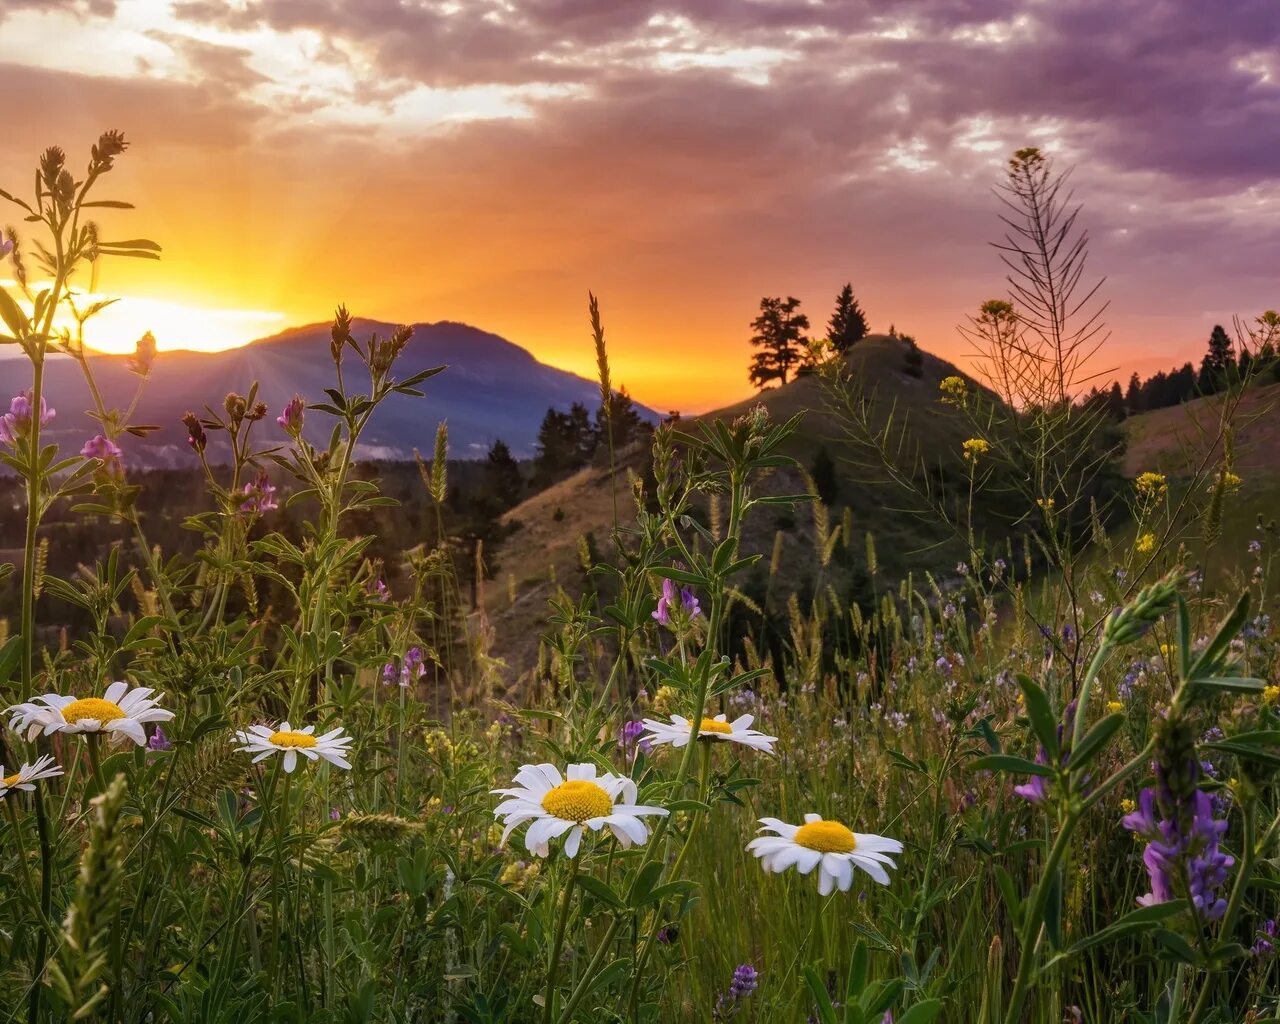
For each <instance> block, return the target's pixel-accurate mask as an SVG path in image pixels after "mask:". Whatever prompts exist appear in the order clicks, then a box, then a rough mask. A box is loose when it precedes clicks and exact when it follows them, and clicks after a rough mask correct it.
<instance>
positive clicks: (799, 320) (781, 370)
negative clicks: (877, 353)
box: [747, 283, 869, 390]
mask: <svg viewBox="0 0 1280 1024" xmlns="http://www.w3.org/2000/svg"><path fill="white" fill-rule="evenodd" d="M868 329H869V328H868V323H867V315H866V313H865V312H864V311H863V309H862V307H861V305H859V303H858V300H857V299H856V298H854V295H853V285H852V283H848V284H846V285H845V286H844V287H843V288H842V289H840V293H839V294H838V295H837V296H836V300H835V308H834V309H833V310H832V313H831V317H830V319H829V320H828V321H827V332H826V337H825V339H824V340H825V341H827V342H828V343H829V344H830V345H831V346H832V347H833V348H835V350H836V351H838V352H845V351H847V350H848V349H849V348H850V347H851V346H853V345H855V344H856V343H857V342H859V341H861V340H862V339H863V338H865V337H866V336H867V331H868ZM809 330H810V324H809V317H808V315H807V314H805V313H801V312H800V300H799V299H797V298H796V297H795V296H794V295H789V296H787V297H786V298H785V299H783V298H781V297H778V296H768V295H766V296H765V297H764V298H763V299H761V300H760V313H759V315H758V316H757V317H756V318H755V319H754V320H752V321H751V331H752V334H751V345H752V346H753V347H754V348H755V349H756V350H757V351H756V353H755V355H753V356H752V357H751V365H750V368H749V370H748V374H747V376H748V378H749V379H750V381H751V383H752V384H754V385H755V386H756V387H757V388H760V389H761V390H763V389H764V388H765V387H767V386H768V385H770V384H772V383H774V382H775V381H776V382H777V383H778V384H785V383H787V381H788V380H790V379H793V378H794V377H795V376H797V375H798V374H799V373H800V371H801V370H802V368H803V367H805V366H806V365H807V364H808V363H809V361H810V358H811V357H810V352H811V349H812V346H813V339H812V338H810V337H809V336H808V331H809Z"/></svg>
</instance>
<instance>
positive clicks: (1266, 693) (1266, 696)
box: [1262, 683, 1280, 704]
mask: <svg viewBox="0 0 1280 1024" xmlns="http://www.w3.org/2000/svg"><path fill="white" fill-rule="evenodd" d="M1262 702H1263V703H1264V704H1280V685H1276V684H1274V683H1273V684H1272V685H1270V686H1266V687H1263V690H1262Z"/></svg>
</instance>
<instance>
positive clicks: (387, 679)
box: [382, 661, 400, 686]
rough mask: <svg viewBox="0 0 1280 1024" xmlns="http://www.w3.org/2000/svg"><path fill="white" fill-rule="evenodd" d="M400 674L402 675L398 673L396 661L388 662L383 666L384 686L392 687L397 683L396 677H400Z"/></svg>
mask: <svg viewBox="0 0 1280 1024" xmlns="http://www.w3.org/2000/svg"><path fill="white" fill-rule="evenodd" d="M399 674H400V673H399V672H398V671H396V663H395V662H394V661H389V662H387V663H386V664H385V665H383V666H382V685H383V686H390V685H391V684H392V683H394V682H395V681H396V677H397V676H399Z"/></svg>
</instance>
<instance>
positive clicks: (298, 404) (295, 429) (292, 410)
mask: <svg viewBox="0 0 1280 1024" xmlns="http://www.w3.org/2000/svg"><path fill="white" fill-rule="evenodd" d="M306 409H307V403H306V402H305V401H303V398H302V396H301V395H294V396H293V398H291V399H290V400H289V404H288V405H286V406H285V407H284V411H283V412H282V413H281V414H280V415H279V416H277V417H276V422H277V423H279V424H280V427H281V429H282V430H284V431H285V433H287V434H292V435H293V436H294V437H297V436H298V435H299V434H301V433H302V424H303V422H304V421H305V420H306Z"/></svg>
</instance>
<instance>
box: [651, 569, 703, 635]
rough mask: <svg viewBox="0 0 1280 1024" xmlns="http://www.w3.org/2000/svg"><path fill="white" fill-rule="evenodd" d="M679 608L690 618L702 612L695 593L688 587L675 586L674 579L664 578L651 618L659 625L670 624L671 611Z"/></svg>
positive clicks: (694, 617)
mask: <svg viewBox="0 0 1280 1024" xmlns="http://www.w3.org/2000/svg"><path fill="white" fill-rule="evenodd" d="M677 608H679V609H681V610H683V611H684V613H685V614H686V615H687V616H688V617H689V618H691V619H696V618H697V617H698V615H700V614H701V612H702V606H701V605H700V604H699V603H698V598H697V595H696V594H694V592H693V591H692V590H690V589H689V588H688V587H682V588H679V590H678V592H677V587H676V584H675V581H674V580H670V579H664V580H663V581H662V596H661V597H659V598H658V607H657V608H655V609H654V611H653V618H654V619H656V620H657V622H658V624H659V625H660V626H670V625H671V613H672V611H674V610H675V609H677Z"/></svg>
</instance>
